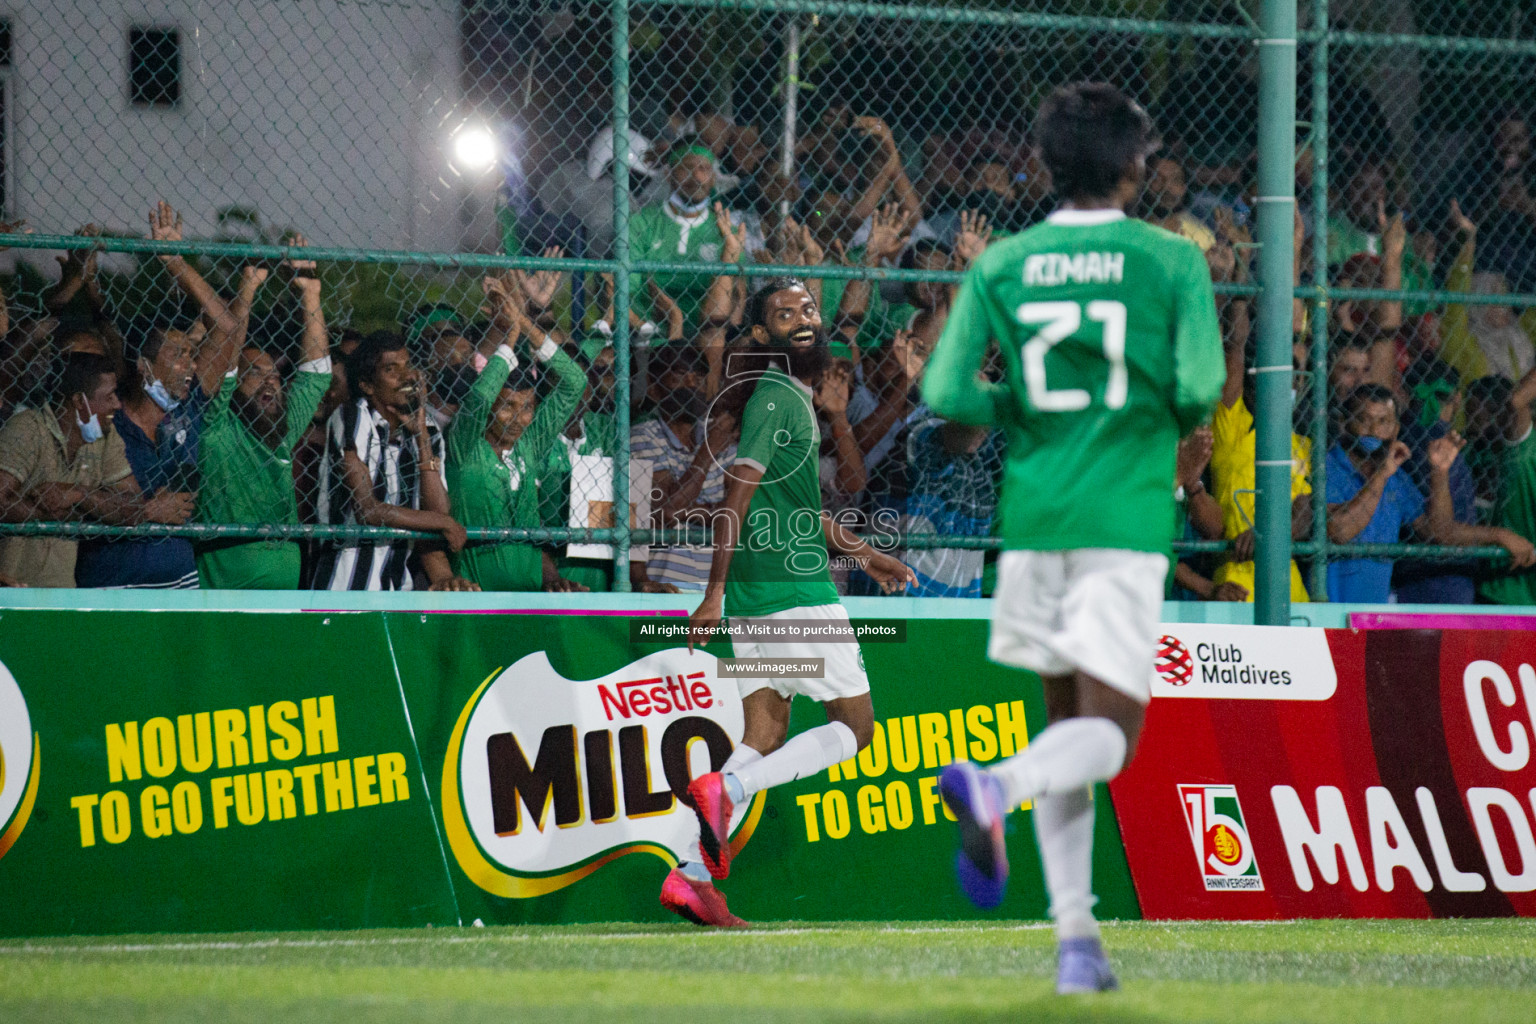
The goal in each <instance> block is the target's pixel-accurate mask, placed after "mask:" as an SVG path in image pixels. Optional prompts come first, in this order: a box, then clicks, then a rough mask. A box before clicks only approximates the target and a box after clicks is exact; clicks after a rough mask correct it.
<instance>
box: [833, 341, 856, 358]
mask: <svg viewBox="0 0 1536 1024" xmlns="http://www.w3.org/2000/svg"><path fill="white" fill-rule="evenodd" d="M827 348H828V349H830V350H831V351H832V358H833V359H852V358H853V346H852V345H850V344H848V343H847V342H846V341H829V342H827Z"/></svg>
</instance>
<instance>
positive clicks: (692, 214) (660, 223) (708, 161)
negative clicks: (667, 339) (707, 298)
mask: <svg viewBox="0 0 1536 1024" xmlns="http://www.w3.org/2000/svg"><path fill="white" fill-rule="evenodd" d="M671 160H672V172H671V174H672V194H671V195H670V196H668V197H667V198H666V199H665V200H663V201H662V202H659V203H652V204H651V205H650V206H644V207H641V208H640V209H639V210H637V211H635V214H634V216H633V217H631V218H630V220H629V240H630V241H629V254H630V256H631V257H633V258H634V259H637V260H663V261H666V262H669V263H714V262H717V261H718V260H719V259H720V249H721V245H722V244H723V243H724V240H725V239H724V236H723V235H722V234H721V233H720V228H719V227H718V226H716V224H715V218H714V217H713V216H711V215H710V210H709V197H710V195H711V194H712V193H713V192H714V190H715V155H714V153H712V152H710V150H709V148H708V147H707V146H704V145H700V144H698V143H695V144H694V145H691V146H685V147H683V148H681V149H677V150H674V151H673V153H672V157H671ZM652 280H654V281H655V282H656V287H657V288H659V289H660V290H661V291H663V292H665V293H666V294H667V295H670V296H671V297H672V299H673V300H674V301H675V302H676V303H677V304H678V306H679V307H680V308H681V309H682V311H683V322H684V325H685V330H686V331H687V334H688V336H691V335H692V332H693V331H694V330H695V329H696V328H697V327H698V323H699V306H700V304H701V303H703V301H704V293H705V292H707V291H709V286H710V284H711V283H712V282H713V281H714V278H712V277H710V276H708V275H707V274H655V275H653V277H652ZM632 294H633V295H634V297H635V298H634V302H635V311H636V312H637V313H638V314H639V315H640V316H642V317H645V318H646V319H647V320H651V321H655V322H658V323H659V322H661V320H662V315H661V313H660V312H659V311H657V310H656V309H653V308H652V304H651V301H650V298H649V296H648V294H647V290H646V289H643V288H637V289H635V290H634V292H633V293H632Z"/></svg>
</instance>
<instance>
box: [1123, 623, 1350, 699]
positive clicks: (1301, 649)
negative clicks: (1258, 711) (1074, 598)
mask: <svg viewBox="0 0 1536 1024" xmlns="http://www.w3.org/2000/svg"><path fill="white" fill-rule="evenodd" d="M1338 682H1339V678H1338V673H1337V672H1336V671H1335V669H1334V666H1333V655H1332V653H1331V652H1330V651H1329V649H1328V637H1327V635H1326V634H1325V633H1324V631H1323V630H1321V629H1312V628H1306V627H1296V626H1290V627H1282V626H1212V625H1207V624H1203V623H1195V624H1180V625H1178V626H1174V627H1169V632H1167V633H1165V634H1163V635H1162V636H1160V637H1158V639H1157V650H1156V653H1155V654H1154V655H1153V659H1152V696H1153V697H1197V698H1204V699H1206V700H1327V699H1328V698H1330V697H1332V696H1333V693H1334V690H1336V689H1337V688H1338Z"/></svg>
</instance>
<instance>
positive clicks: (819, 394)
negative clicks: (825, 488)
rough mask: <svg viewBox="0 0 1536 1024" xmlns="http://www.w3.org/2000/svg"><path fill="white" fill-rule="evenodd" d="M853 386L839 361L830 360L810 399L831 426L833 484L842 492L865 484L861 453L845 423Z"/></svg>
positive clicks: (866, 481)
mask: <svg viewBox="0 0 1536 1024" xmlns="http://www.w3.org/2000/svg"><path fill="white" fill-rule="evenodd" d="M852 386H853V382H852V380H850V379H849V374H848V371H847V370H846V369H845V368H844V364H842V363H834V364H833V365H831V366H829V367H827V372H826V373H824V374H822V376H821V382H820V383H819V384H818V385H817V386H816V394H815V395H814V396H813V398H812V400H813V402H814V404H815V406H816V409H817V411H818V412H820V413H821V414H822V415H823V416H825V417H826V418H827V422H828V423H830V424H831V427H832V450H833V455H834V456H835V457H836V459H837V473H836V480H837V487H838V490H840V491H842V492H843V493H844V494H858V493H859V492H860V491H862V490H863V489H864V488H865V486H866V485H867V484H868V483H869V476H868V474H867V473H866V472H865V471H864V453H863V452H862V451H861V450H860V449H859V443H858V441H857V440H856V439H855V438H854V436H853V427H852V426H851V425H850V424H849V422H848V395H849V391H850V389H851V388H852Z"/></svg>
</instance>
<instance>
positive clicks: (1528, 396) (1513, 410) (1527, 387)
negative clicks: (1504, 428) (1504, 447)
mask: <svg viewBox="0 0 1536 1024" xmlns="http://www.w3.org/2000/svg"><path fill="white" fill-rule="evenodd" d="M1532 402H1536V370H1532V371H1531V372H1530V373H1527V374H1526V375H1525V376H1524V377H1521V378H1520V383H1518V384H1516V385H1515V390H1514V391H1513V392H1511V394H1510V396H1509V408H1510V419H1509V437H1508V438H1507V440H1508V441H1509V443H1510V444H1519V443H1520V442H1521V441H1523V440H1525V437H1526V435H1527V434H1529V433H1530V432H1531V403H1532Z"/></svg>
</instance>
